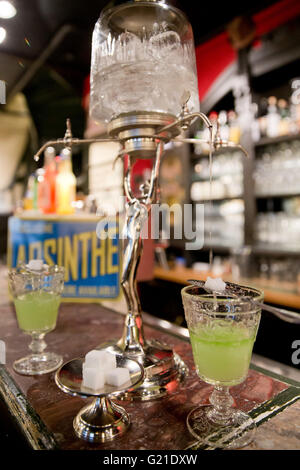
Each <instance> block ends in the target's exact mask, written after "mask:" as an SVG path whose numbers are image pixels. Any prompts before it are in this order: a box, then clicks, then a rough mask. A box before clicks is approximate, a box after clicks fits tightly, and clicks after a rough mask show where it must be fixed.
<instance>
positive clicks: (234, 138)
mask: <svg viewBox="0 0 300 470" xmlns="http://www.w3.org/2000/svg"><path fill="white" fill-rule="evenodd" d="M228 125H229V140H230V141H231V142H234V143H235V144H239V143H240V138H241V129H240V126H239V123H238V119H237V115H236V113H235V111H229V112H228Z"/></svg>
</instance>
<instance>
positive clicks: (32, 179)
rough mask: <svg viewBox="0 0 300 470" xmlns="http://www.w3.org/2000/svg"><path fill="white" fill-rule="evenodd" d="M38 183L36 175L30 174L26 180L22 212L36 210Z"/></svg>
mask: <svg viewBox="0 0 300 470" xmlns="http://www.w3.org/2000/svg"><path fill="white" fill-rule="evenodd" d="M37 196H38V181H37V175H36V173H32V174H31V175H30V176H29V178H28V183H27V188H26V192H25V196H24V210H25V211H31V210H37V209H38V197H37Z"/></svg>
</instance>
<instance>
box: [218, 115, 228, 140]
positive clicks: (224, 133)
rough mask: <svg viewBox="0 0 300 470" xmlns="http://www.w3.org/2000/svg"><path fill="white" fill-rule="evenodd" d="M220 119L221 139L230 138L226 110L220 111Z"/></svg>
mask: <svg viewBox="0 0 300 470" xmlns="http://www.w3.org/2000/svg"><path fill="white" fill-rule="evenodd" d="M218 121H219V124H220V137H221V139H222V140H228V139H229V127H228V124H227V112H226V111H220V113H219V118H218Z"/></svg>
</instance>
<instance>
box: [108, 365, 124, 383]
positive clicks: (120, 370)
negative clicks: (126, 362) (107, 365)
mask: <svg viewBox="0 0 300 470" xmlns="http://www.w3.org/2000/svg"><path fill="white" fill-rule="evenodd" d="M127 382H130V375H129V370H128V369H126V368H125V367H116V369H111V370H109V371H106V383H107V384H109V385H114V386H115V387H119V386H120V385H124V384H125V383H127Z"/></svg>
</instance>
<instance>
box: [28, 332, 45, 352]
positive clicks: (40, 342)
mask: <svg viewBox="0 0 300 470" xmlns="http://www.w3.org/2000/svg"><path fill="white" fill-rule="evenodd" d="M44 337H45V333H42V334H40V333H39V334H37V333H36V334H32V341H31V343H30V344H29V348H30V349H31V351H32V352H33V354H35V355H39V354H42V352H43V351H44V349H46V347H47V344H46V343H45V341H44Z"/></svg>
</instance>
